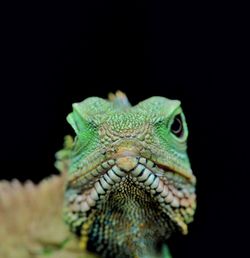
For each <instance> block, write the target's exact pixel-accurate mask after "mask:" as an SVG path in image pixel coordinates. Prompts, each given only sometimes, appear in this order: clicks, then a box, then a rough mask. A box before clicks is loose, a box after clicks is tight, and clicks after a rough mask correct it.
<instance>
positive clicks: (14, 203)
mask: <svg viewBox="0 0 250 258" xmlns="http://www.w3.org/2000/svg"><path fill="white" fill-rule="evenodd" d="M67 121H68V122H69V123H70V124H71V126H72V128H73V129H74V131H75V134H76V136H75V137H71V136H67V137H65V144H64V148H63V149H62V150H60V151H59V152H57V153H56V158H57V161H56V167H57V168H58V169H59V170H60V171H61V175H59V176H53V177H50V178H48V179H46V180H44V181H42V182H41V183H40V184H38V185H34V184H33V183H32V182H27V183H25V184H24V185H21V184H20V183H19V182H18V181H17V180H13V181H12V182H6V181H2V182H1V183H0V223H1V228H0V243H1V244H0V257H6V258H14V257H15V258H26V257H27V258H31V257H34V258H38V257H39V258H42V257H53V258H54V257H57V258H64V257H65V258H66V257H68V258H69V257H71V258H74V257H77V258H81V257H82V258H83V257H86V258H87V257H107V258H108V257H124V258H129V257H134V258H142V257H143V258H160V257H165V258H168V257H171V256H170V253H169V250H168V247H167V240H168V238H169V237H170V236H171V235H172V234H173V233H174V232H177V233H178V232H180V233H182V234H187V232H188V224H189V223H190V222H191V221H192V220H193V215H194V213H195V208H196V195H195V184H196V178H195V176H194V175H193V172H192V169H191V166H190V162H189V158H188V155H187V138H188V128H187V124H186V121H185V116H184V113H183V111H182V108H181V103H180V101H178V100H170V99H167V98H163V97H152V98H149V99H147V100H144V101H142V102H140V103H139V104H137V105H136V106H134V107H132V106H131V104H130V103H129V101H128V99H127V97H126V95H125V94H123V93H122V92H119V91H118V92H117V93H116V94H110V95H109V100H105V99H101V98H98V97H92V98H88V99H86V100H84V101H82V102H80V103H75V104H73V112H72V113H70V114H69V115H68V117H67Z"/></svg>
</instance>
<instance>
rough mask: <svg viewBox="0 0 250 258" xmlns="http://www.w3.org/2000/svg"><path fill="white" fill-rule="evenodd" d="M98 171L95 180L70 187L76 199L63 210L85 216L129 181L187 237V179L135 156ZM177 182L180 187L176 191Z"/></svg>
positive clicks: (190, 189) (190, 204) (190, 200)
mask: <svg viewBox="0 0 250 258" xmlns="http://www.w3.org/2000/svg"><path fill="white" fill-rule="evenodd" d="M102 167H103V171H101V172H100V173H99V174H98V175H97V176H92V178H91V177H90V178H89V177H88V180H87V179H86V178H85V179H86V180H84V179H82V178H80V179H79V180H77V181H75V182H73V183H72V185H71V186H74V187H75V188H76V189H80V191H79V193H78V194H76V195H72V194H71V195H70V196H71V200H68V204H67V207H68V208H69V209H70V210H71V211H73V212H74V213H79V214H82V215H84V214H85V215H84V216H86V214H87V213H88V212H89V211H90V210H91V209H93V208H94V209H96V208H98V205H99V204H100V203H102V201H101V200H102V199H104V198H105V196H107V195H109V193H110V192H111V191H113V190H114V189H122V186H121V184H122V182H123V181H125V180H126V178H131V180H132V181H133V183H134V184H135V186H137V187H141V188H142V189H144V190H145V192H147V193H148V194H149V195H150V196H151V197H152V198H153V199H155V200H156V201H157V202H158V203H159V207H161V209H162V210H163V211H165V212H166V213H167V214H168V216H170V217H171V219H172V220H175V222H176V223H177V224H178V225H179V226H180V228H181V229H182V232H183V233H184V234H185V233H187V227H186V224H185V223H184V222H183V221H185V222H187V223H188V222H190V221H191V220H192V216H193V214H194V209H195V193H194V185H193V184H191V183H190V181H188V180H187V178H185V177H182V176H181V175H179V174H178V173H173V171H165V170H163V169H162V168H161V167H159V166H157V165H156V164H155V163H153V162H152V161H151V160H147V159H145V158H142V157H141V158H139V157H135V156H127V155H124V156H120V157H117V159H116V161H115V160H109V161H106V162H105V163H103V164H102ZM177 181H179V185H181V186H182V187H179V188H180V189H178V187H177V185H178V183H176V182H177ZM86 187H87V188H86ZM127 194H129V193H127ZM73 196H75V197H73ZM66 199H67V198H66ZM96 206H97V207H96ZM99 209H101V208H99ZM177 210H179V211H180V212H179V215H178V216H179V217H178V216H176V214H177V213H176V211H177ZM181 213H182V214H181ZM82 215H81V216H82ZM185 217H186V218H185Z"/></svg>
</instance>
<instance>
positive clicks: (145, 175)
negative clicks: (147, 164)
mask: <svg viewBox="0 0 250 258" xmlns="http://www.w3.org/2000/svg"><path fill="white" fill-rule="evenodd" d="M150 174H152V173H151V171H150V170H148V169H147V168H146V169H145V170H144V171H143V173H142V175H141V176H139V177H138V181H145V180H146V179H147V178H148V176H149V175H150Z"/></svg>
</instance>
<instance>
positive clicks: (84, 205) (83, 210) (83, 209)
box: [80, 202, 90, 212]
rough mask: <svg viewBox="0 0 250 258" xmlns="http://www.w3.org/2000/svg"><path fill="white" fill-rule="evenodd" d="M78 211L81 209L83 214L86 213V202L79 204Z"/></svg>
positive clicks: (87, 206) (87, 207)
mask: <svg viewBox="0 0 250 258" xmlns="http://www.w3.org/2000/svg"><path fill="white" fill-rule="evenodd" d="M80 209H81V212H85V211H88V210H89V209H90V207H89V205H88V203H87V202H83V203H81V206H80Z"/></svg>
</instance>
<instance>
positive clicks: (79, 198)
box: [76, 194, 85, 202]
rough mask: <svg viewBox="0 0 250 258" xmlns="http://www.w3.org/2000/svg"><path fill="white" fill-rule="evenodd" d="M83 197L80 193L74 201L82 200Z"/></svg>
mask: <svg viewBox="0 0 250 258" xmlns="http://www.w3.org/2000/svg"><path fill="white" fill-rule="evenodd" d="M84 199H85V198H84V195H82V194H80V195H78V196H77V197H76V202H82V201H83V200H84Z"/></svg>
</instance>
